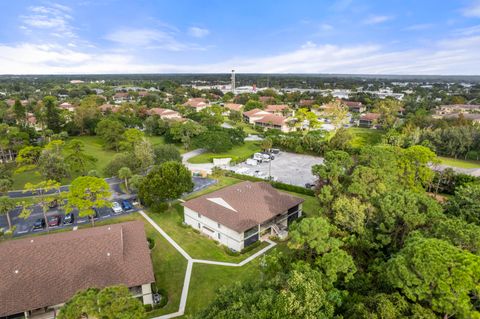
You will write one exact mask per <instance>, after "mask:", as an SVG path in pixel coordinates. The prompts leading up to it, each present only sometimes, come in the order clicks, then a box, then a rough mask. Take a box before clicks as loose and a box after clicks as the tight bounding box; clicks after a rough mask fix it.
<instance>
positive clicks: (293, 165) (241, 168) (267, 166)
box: [232, 152, 323, 186]
mask: <svg viewBox="0 0 480 319" xmlns="http://www.w3.org/2000/svg"><path fill="white" fill-rule="evenodd" d="M322 163H323V158H322V157H317V156H310V155H303V154H295V153H287V152H280V153H279V154H278V155H275V159H274V160H272V161H270V162H269V163H261V164H258V165H247V164H246V163H245V162H244V163H240V164H238V165H236V166H234V167H233V168H232V170H233V171H235V172H236V173H239V174H244V175H250V176H257V177H262V178H266V177H268V176H269V171H270V175H271V176H272V177H273V178H274V180H277V181H279V182H282V183H286V184H291V185H297V186H305V184H306V183H313V182H314V181H315V176H313V174H312V166H313V165H317V164H322ZM257 171H258V172H257Z"/></svg>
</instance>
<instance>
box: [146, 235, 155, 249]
mask: <svg viewBox="0 0 480 319" xmlns="http://www.w3.org/2000/svg"><path fill="white" fill-rule="evenodd" d="M147 241H148V248H150V250H152V249H153V248H155V239H153V238H151V237H147Z"/></svg>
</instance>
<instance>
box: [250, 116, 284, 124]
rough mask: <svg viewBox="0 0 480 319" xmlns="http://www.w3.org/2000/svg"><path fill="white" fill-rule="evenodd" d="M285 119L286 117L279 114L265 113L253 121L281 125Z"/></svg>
mask: <svg viewBox="0 0 480 319" xmlns="http://www.w3.org/2000/svg"><path fill="white" fill-rule="evenodd" d="M285 120H286V119H285V118H284V117H283V116H281V115H275V114H265V115H263V116H262V117H261V118H260V119H258V120H254V121H255V123H263V124H274V125H283V124H285Z"/></svg>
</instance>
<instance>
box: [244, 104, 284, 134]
mask: <svg viewBox="0 0 480 319" xmlns="http://www.w3.org/2000/svg"><path fill="white" fill-rule="evenodd" d="M243 119H244V121H245V122H248V123H250V124H253V125H255V126H261V127H264V128H266V129H277V130H280V131H282V132H289V131H290V127H289V126H288V123H287V119H286V118H285V117H283V116H282V115H277V114H272V113H270V112H267V111H264V110H260V109H253V110H250V111H247V112H243Z"/></svg>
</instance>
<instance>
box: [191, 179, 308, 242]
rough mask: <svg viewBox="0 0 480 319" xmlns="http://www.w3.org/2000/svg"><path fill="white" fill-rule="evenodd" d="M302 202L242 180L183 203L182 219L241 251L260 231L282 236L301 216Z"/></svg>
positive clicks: (259, 234)
mask: <svg viewBox="0 0 480 319" xmlns="http://www.w3.org/2000/svg"><path fill="white" fill-rule="evenodd" d="M303 201H304V200H303V199H302V198H299V197H295V196H292V195H289V194H287V193H283V192H280V191H278V190H276V189H275V188H273V187H272V186H271V185H270V184H268V183H265V182H256V183H254V182H242V183H238V184H235V185H232V186H228V187H225V188H222V189H220V190H218V191H215V192H213V193H209V194H207V195H203V196H200V197H197V198H195V199H192V200H189V201H187V202H185V203H184V204H183V206H184V221H185V223H186V224H188V225H190V226H192V227H193V228H194V229H198V230H199V231H200V232H201V233H202V234H205V235H207V236H209V237H211V238H212V239H214V240H216V241H218V242H220V243H221V244H223V245H225V246H227V247H229V248H230V249H233V250H235V251H241V250H242V249H243V248H245V247H247V246H249V245H251V244H253V243H254V242H256V241H258V240H259V239H260V236H261V235H262V234H267V235H276V236H279V237H285V236H286V235H287V234H288V233H287V230H288V227H289V226H290V224H291V223H292V222H293V221H294V220H296V219H297V218H299V217H301V216H302V203H303Z"/></svg>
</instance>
